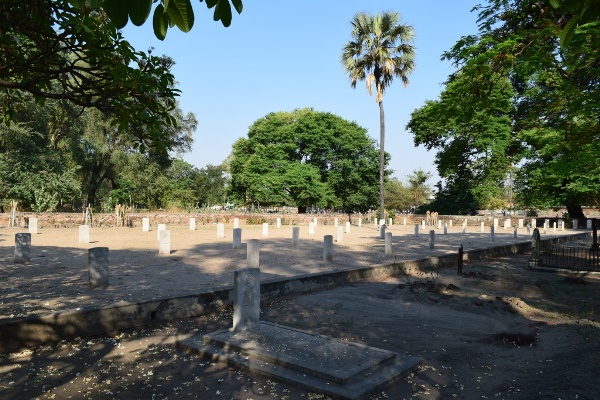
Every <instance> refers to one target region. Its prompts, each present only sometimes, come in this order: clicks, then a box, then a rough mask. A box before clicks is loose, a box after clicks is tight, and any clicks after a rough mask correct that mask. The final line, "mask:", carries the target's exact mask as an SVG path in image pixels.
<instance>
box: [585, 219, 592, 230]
mask: <svg viewBox="0 0 600 400" xmlns="http://www.w3.org/2000/svg"><path fill="white" fill-rule="evenodd" d="M586 229H592V220H591V219H588V220H587V221H586Z"/></svg>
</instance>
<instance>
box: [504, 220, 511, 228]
mask: <svg viewBox="0 0 600 400" xmlns="http://www.w3.org/2000/svg"><path fill="white" fill-rule="evenodd" d="M508 228H510V218H507V219H505V220H504V229H508Z"/></svg>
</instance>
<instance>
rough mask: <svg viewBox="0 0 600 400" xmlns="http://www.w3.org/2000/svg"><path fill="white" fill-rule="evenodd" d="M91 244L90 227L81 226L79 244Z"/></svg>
mask: <svg viewBox="0 0 600 400" xmlns="http://www.w3.org/2000/svg"><path fill="white" fill-rule="evenodd" d="M89 242H90V226H89V225H79V243H89Z"/></svg>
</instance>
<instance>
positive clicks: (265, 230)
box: [262, 222, 269, 237]
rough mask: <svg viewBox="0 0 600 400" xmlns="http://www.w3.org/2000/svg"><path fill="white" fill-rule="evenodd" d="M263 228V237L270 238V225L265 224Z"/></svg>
mask: <svg viewBox="0 0 600 400" xmlns="http://www.w3.org/2000/svg"><path fill="white" fill-rule="evenodd" d="M262 227H263V229H262V235H263V236H264V237H267V236H269V224H268V223H266V222H265V223H263V225H262Z"/></svg>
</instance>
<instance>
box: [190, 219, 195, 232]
mask: <svg viewBox="0 0 600 400" xmlns="http://www.w3.org/2000/svg"><path fill="white" fill-rule="evenodd" d="M195 230H196V218H190V231H195Z"/></svg>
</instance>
